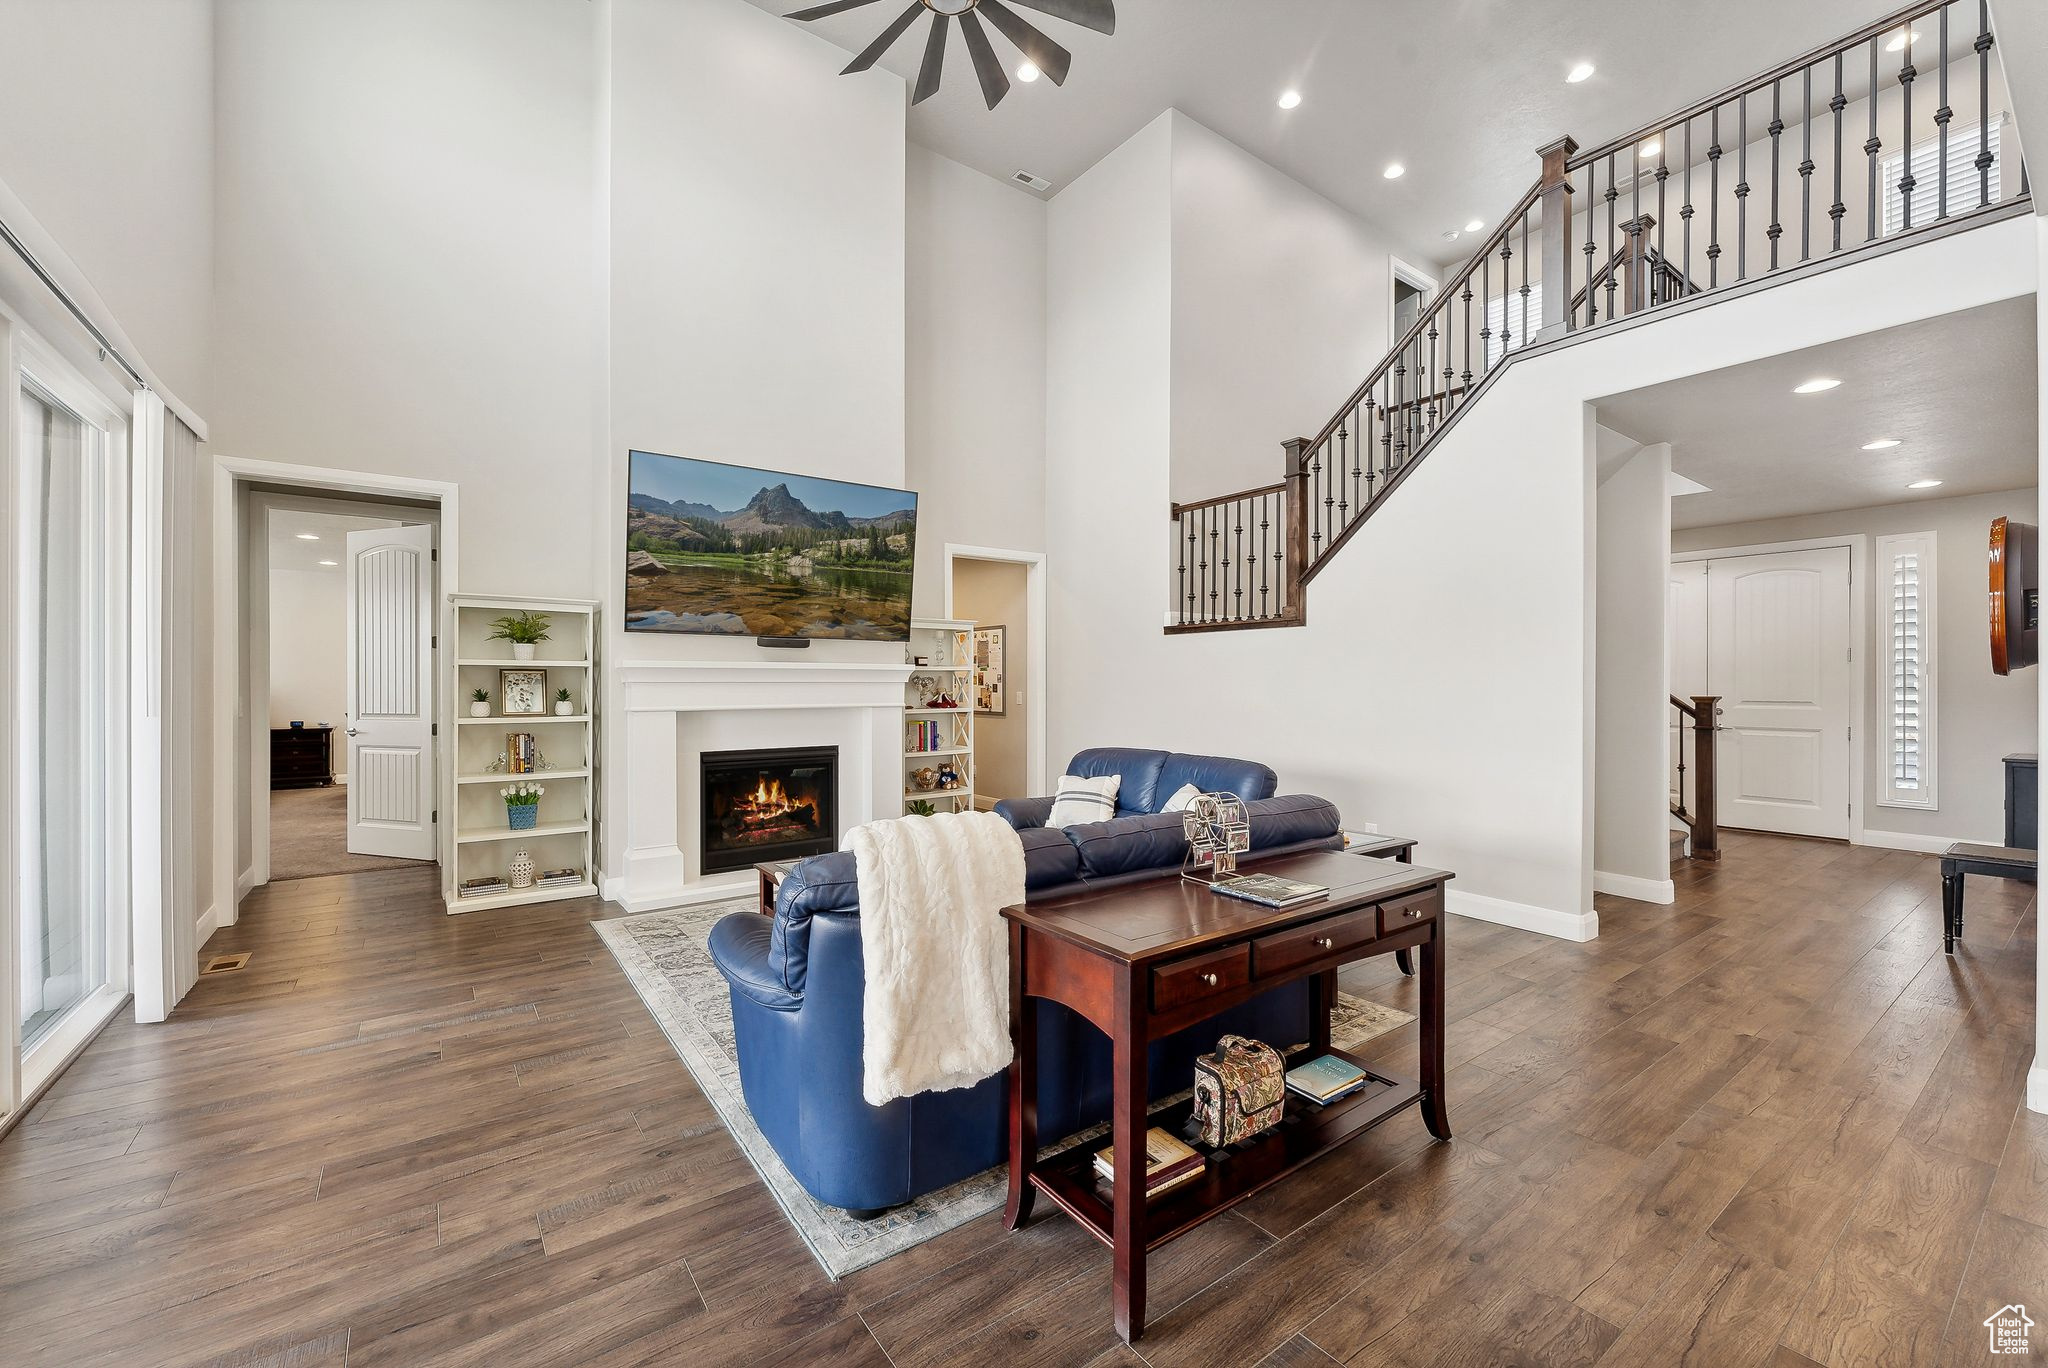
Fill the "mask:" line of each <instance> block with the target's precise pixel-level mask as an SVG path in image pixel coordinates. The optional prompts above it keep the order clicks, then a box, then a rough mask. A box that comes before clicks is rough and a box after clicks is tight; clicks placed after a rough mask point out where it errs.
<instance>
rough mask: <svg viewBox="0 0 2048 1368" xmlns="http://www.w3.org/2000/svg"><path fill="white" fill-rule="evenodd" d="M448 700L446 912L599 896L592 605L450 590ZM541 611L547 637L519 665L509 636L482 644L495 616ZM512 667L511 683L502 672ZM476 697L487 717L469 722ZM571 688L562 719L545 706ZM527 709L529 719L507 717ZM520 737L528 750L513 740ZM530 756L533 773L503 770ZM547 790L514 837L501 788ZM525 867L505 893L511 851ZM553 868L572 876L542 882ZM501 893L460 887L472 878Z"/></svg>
mask: <svg viewBox="0 0 2048 1368" xmlns="http://www.w3.org/2000/svg"><path fill="white" fill-rule="evenodd" d="M448 609H449V612H448V618H447V622H446V628H447V636H446V642H447V643H448V645H449V646H450V647H452V649H448V650H445V651H444V652H443V658H444V660H446V661H447V662H449V668H448V684H447V690H448V698H449V700H450V704H449V706H450V708H451V709H452V711H453V713H454V718H453V725H452V726H450V727H449V728H448V729H447V732H448V739H447V741H446V743H445V744H444V745H443V746H442V748H441V750H442V771H443V775H444V779H443V783H442V795H441V811H442V813H444V814H448V815H447V816H444V817H443V819H442V820H444V821H446V820H449V818H450V817H452V819H453V821H454V824H455V828H454V838H453V841H452V845H451V848H452V850H453V857H452V858H451V859H450V860H449V862H448V864H447V865H446V866H445V867H444V870H443V874H442V885H443V886H442V890H441V896H442V900H443V902H444V903H445V904H446V905H447V909H448V911H450V912H476V911H481V910H484V909H486V908H494V907H519V906H523V905H525V904H528V903H540V902H553V901H555V900H557V899H561V898H586V897H591V896H593V895H594V894H595V893H596V892H597V868H596V856H597V840H596V835H597V782H596V780H597V763H598V761H597V756H598V747H597V741H598V738H597V700H598V673H597V672H598V642H599V640H600V637H599V633H598V618H597V615H598V605H597V604H596V603H595V602H592V601H589V600H585V599H527V598H504V597H498V596H493V595H483V594H455V595H451V596H450V597H449V600H448ZM521 613H539V614H542V615H543V616H545V617H547V618H548V620H549V621H548V639H547V640H546V641H543V642H539V643H537V644H536V646H535V648H534V658H533V659H532V660H520V659H518V658H517V657H516V656H515V654H514V651H513V647H512V643H511V642H509V641H494V640H492V639H491V630H492V628H491V624H492V623H493V622H495V621H496V620H497V619H498V618H501V617H508V616H517V615H518V614H521ZM506 671H513V672H518V673H514V674H512V675H510V676H508V675H506V674H505V673H504V672H506ZM478 689H482V690H483V691H484V694H485V697H486V700H487V703H488V711H487V712H486V714H485V715H484V716H482V717H473V716H471V715H470V704H471V696H472V694H473V693H474V692H475V691H476V690H478ZM562 689H567V690H568V691H569V700H570V707H569V712H568V713H567V714H559V713H557V712H556V711H555V702H556V700H555V695H556V693H557V691H559V690H562ZM508 702H509V703H510V704H511V705H512V706H513V707H516V708H522V709H523V708H528V707H533V706H535V705H536V704H537V706H538V708H539V711H537V712H526V711H519V712H507V711H506V708H507V705H508ZM518 736H530V737H531V738H532V740H531V742H530V743H525V742H515V741H514V740H513V738H514V737H518ZM521 752H530V753H531V755H532V758H533V763H534V765H535V768H533V769H532V770H530V771H526V772H515V771H513V770H512V769H511V768H510V765H511V764H513V763H515V762H516V761H515V756H517V755H518V754H519V753H521ZM522 780H523V781H526V782H529V783H533V784H537V785H539V786H540V787H542V788H544V789H546V790H547V792H546V793H544V794H543V795H542V796H541V800H540V810H539V812H537V813H536V814H535V823H534V825H533V826H532V827H530V828H527V829H525V830H514V829H513V828H512V826H511V819H510V816H509V814H508V810H507V808H506V805H505V800H504V797H503V796H502V794H501V793H500V790H501V789H503V788H505V787H506V786H507V785H510V784H512V783H514V782H518V781H522ZM522 849H523V850H525V851H526V853H527V856H528V858H529V859H530V860H531V861H532V864H533V870H532V874H533V879H534V882H533V884H532V885H531V886H529V887H526V888H514V887H512V886H511V883H512V874H513V868H512V866H513V863H514V857H515V855H516V853H517V852H518V851H520V850H522ZM551 870H567V871H570V873H571V874H572V875H573V877H572V878H565V879H564V880H563V881H561V882H550V881H548V880H547V879H546V877H545V876H546V874H547V873H548V871H551ZM483 879H498V880H502V881H503V883H504V885H505V886H504V887H503V888H497V889H489V890H487V891H484V892H480V893H479V892H468V893H466V892H464V891H463V889H464V886H465V885H468V884H471V883H472V882H473V881H476V880H483Z"/></svg>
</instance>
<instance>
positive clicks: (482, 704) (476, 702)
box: [469, 689, 491, 717]
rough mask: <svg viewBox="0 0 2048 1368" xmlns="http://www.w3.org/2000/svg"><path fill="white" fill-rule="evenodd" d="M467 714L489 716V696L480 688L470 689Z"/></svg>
mask: <svg viewBox="0 0 2048 1368" xmlns="http://www.w3.org/2000/svg"><path fill="white" fill-rule="evenodd" d="M469 715H470V716H471V717H489V716H490V715H491V696H490V695H489V694H487V693H485V692H484V691H483V690H482V689H471V690H470V691H469Z"/></svg>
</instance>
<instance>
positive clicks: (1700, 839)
mask: <svg viewBox="0 0 2048 1368" xmlns="http://www.w3.org/2000/svg"><path fill="white" fill-rule="evenodd" d="M1692 706H1693V714H1692V732H1693V747H1692V752H1693V765H1694V769H1693V778H1692V795H1693V798H1692V807H1693V813H1692V816H1693V823H1692V857H1693V858H1694V859H1695V860H1718V859H1720V858H1721V828H1720V826H1719V820H1720V819H1719V818H1718V817H1717V816H1716V815H1715V813H1714V733H1715V732H1717V731H1719V730H1720V718H1721V696H1720V695H1719V694H1695V695H1694V696H1693V700H1692Z"/></svg>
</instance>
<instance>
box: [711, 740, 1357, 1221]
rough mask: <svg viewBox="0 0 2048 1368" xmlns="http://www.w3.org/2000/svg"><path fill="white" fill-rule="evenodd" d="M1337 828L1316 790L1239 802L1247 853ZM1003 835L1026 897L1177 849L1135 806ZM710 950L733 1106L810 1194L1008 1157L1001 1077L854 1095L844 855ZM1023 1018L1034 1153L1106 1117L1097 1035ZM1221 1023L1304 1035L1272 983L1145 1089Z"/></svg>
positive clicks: (1124, 872) (1075, 1024)
mask: <svg viewBox="0 0 2048 1368" xmlns="http://www.w3.org/2000/svg"><path fill="white" fill-rule="evenodd" d="M1147 754H1159V753H1158V752H1148V753H1147ZM1228 763H1234V764H1239V765H1242V764H1243V763H1244V762H1241V761H1240V762H1228ZM1251 768H1254V769H1257V770H1260V771H1263V772H1264V773H1265V774H1266V775H1267V776H1268V783H1269V786H1270V776H1271V773H1272V772H1271V771H1270V770H1265V769H1264V767H1263V766H1256V767H1251ZM1163 772H1164V769H1163V767H1161V768H1160V770H1158V771H1156V773H1163ZM1182 782H1185V781H1182ZM1177 786H1178V785H1176V787H1177ZM1171 791H1172V790H1170V789H1169V790H1167V792H1168V793H1170V792H1171ZM1233 791H1238V792H1242V790H1241V789H1239V790H1233ZM1162 801H1163V797H1162ZM1337 827H1338V817H1337V810H1336V809H1335V808H1334V807H1332V806H1331V805H1330V804H1329V803H1328V802H1325V801H1324V800H1323V799H1320V798H1310V797H1306V796H1301V797H1284V798H1270V797H1268V798H1265V799H1263V800H1262V801H1259V802H1255V803H1254V804H1253V805H1252V840H1253V847H1254V850H1255V851H1257V852H1259V853H1263V854H1278V853H1282V852H1284V851H1286V850H1293V849H1314V848H1323V847H1327V846H1332V845H1335V844H1336V843H1337ZM1018 834H1019V837H1020V839H1021V840H1022V841H1023V842H1024V869H1025V890H1026V892H1025V896H1026V898H1027V899H1029V900H1032V901H1036V900H1039V899H1041V898H1050V897H1058V896H1061V895H1063V894H1068V893H1072V892H1075V891H1077V890H1081V889H1092V888H1099V887H1103V886H1106V885H1113V884H1117V883H1123V882H1127V881H1130V880H1133V879H1142V878H1161V877H1171V876H1173V875H1174V873H1175V872H1176V871H1177V870H1178V869H1179V867H1180V863H1181V857H1182V854H1183V846H1182V842H1181V837H1180V817H1179V814H1177V813H1169V814H1164V815H1152V814H1135V815H1133V816H1130V817H1118V818H1114V819H1112V820H1110V821H1107V822H1095V823H1090V824H1088V825H1086V826H1076V827H1070V828H1066V829H1064V830H1061V829H1055V828H1047V827H1044V826H1043V825H1040V826H1035V827H1030V828H1026V829H1022V830H1020V831H1019V833H1018ZM710 950H711V956H712V959H713V960H714V961H715V962H716V963H717V965H718V968H719V971H720V972H721V973H722V974H724V976H725V978H726V982H727V983H728V985H730V989H731V993H732V1014H733V1034H734V1043H735V1046H736V1048H737V1050H738V1053H739V1063H740V1086H741V1090H742V1091H743V1092H744V1094H745V1096H746V1100H747V1106H748V1108H749V1110H751V1111H752V1112H753V1114H754V1119H755V1121H756V1123H757V1124H758V1125H759V1126H760V1127H761V1131H762V1134H764V1135H765V1136H767V1138H768V1141H769V1143H770V1144H772V1145H773V1146H774V1147H775V1151H776V1153H777V1154H778V1155H780V1156H781V1157H782V1160H783V1162H784V1163H785V1164H787V1165H788V1166H789V1170H790V1172H791V1173H793V1174H794V1175H795V1176H796V1179H797V1181H798V1182H799V1183H801V1184H803V1186H804V1189H805V1190H806V1191H807V1192H809V1193H810V1194H811V1195H812V1196H813V1197H815V1198H817V1199H818V1200H819V1201H821V1202H823V1203H825V1204H827V1205H829V1206H837V1207H844V1208H846V1209H848V1210H850V1211H852V1212H854V1213H856V1214H858V1215H870V1214H874V1213H877V1212H880V1211H882V1210H885V1209H887V1208H889V1207H893V1206H899V1205H901V1204H903V1203H905V1202H909V1201H912V1200H914V1199H916V1198H917V1197H920V1196H922V1195H923V1194H925V1193H927V1192H931V1191H934V1190H935V1189H938V1188H941V1187H945V1186H946V1185H948V1184H950V1183H955V1182H958V1181H959V1180H960V1179H962V1178H966V1177H968V1176H970V1175H972V1174H975V1173H979V1172H981V1171H982V1170H984V1169H987V1168H989V1167H991V1166H993V1165H995V1164H998V1163H1001V1162H1002V1161H1003V1159H1004V1158H1005V1157H1006V1155H1007V1145H1008V1126H1007V1113H1006V1095H1005V1091H1004V1090H1005V1087H1006V1083H1005V1081H1004V1078H1003V1076H1002V1075H1000V1074H998V1075H996V1076H995V1077H992V1078H988V1079H984V1080H983V1081H982V1082H980V1083H978V1084H976V1085H974V1086H973V1087H971V1088H962V1089H957V1090H954V1091H951V1092H935V1093H921V1094H918V1095H917V1096H914V1097H908V1098H903V1099H899V1100H898V1101H895V1102H891V1103H889V1104H888V1105H886V1106H882V1107H873V1106H869V1105H868V1103H867V1100H866V1099H865V1098H863V1097H862V1096H861V1045H862V1026H863V1020H862V993H863V987H864V983H865V976H866V969H865V963H864V961H863V959H862V950H861V937H860V898H859V889H858V887H857V885H856V881H855V877H854V859H853V856H852V855H851V854H850V853H847V852H844V851H840V852H835V853H833V854H830V855H818V856H813V857H812V858H810V859H808V860H805V861H803V862H802V863H801V864H799V865H798V866H797V867H796V869H795V870H793V871H791V873H790V874H789V876H788V877H787V878H785V879H784V880H783V882H782V887H781V891H780V892H779V893H778V895H777V897H776V907H775V915H774V917H773V918H768V917H763V916H760V915H759V914H758V913H752V912H744V913H734V914H733V915H731V916H728V917H726V918H724V919H723V920H721V921H720V922H719V923H718V924H717V925H716V926H714V927H713V928H712V931H711V940H710ZM1038 1021H1039V1042H1040V1044H1039V1134H1040V1135H1041V1136H1042V1137H1044V1138H1045V1140H1046V1141H1047V1142H1048V1143H1050V1142H1051V1141H1052V1140H1053V1139H1055V1138H1057V1137H1061V1136H1065V1135H1068V1134H1071V1133H1072V1132H1073V1131H1076V1130H1079V1129H1081V1128H1083V1127H1085V1126H1088V1125H1092V1124H1094V1123H1096V1122H1098V1121H1101V1120H1103V1119H1105V1118H1106V1117H1107V1116H1108V1114H1109V1102H1110V1096H1109V1081H1110V1080H1109V1065H1110V1054H1109V1042H1108V1039H1107V1038H1106V1037H1105V1036H1103V1035H1102V1033H1101V1032H1099V1031H1097V1030H1096V1029H1095V1028H1094V1027H1093V1026H1091V1025H1089V1024H1088V1023H1087V1022H1085V1021H1083V1020H1081V1019H1080V1018H1079V1017H1077V1016H1074V1015H1073V1014H1072V1013H1070V1012H1068V1011H1067V1010H1066V1009H1064V1008H1062V1007H1059V1006H1057V1005H1056V1004H1050V1003H1048V1004H1045V1005H1044V1006H1043V1007H1042V1008H1041V1010H1040V1011H1039V1014H1038ZM1227 1031H1236V1032H1239V1033H1241V1034H1245V1035H1251V1036H1254V1037H1257V1038H1260V1039H1265V1040H1273V1041H1278V1042H1282V1043H1290V1044H1291V1043H1294V1042H1298V1041H1302V1040H1306V1039H1307V1038H1308V990H1307V988H1306V986H1304V985H1299V984H1297V985H1292V986H1290V987H1285V988H1279V989H1276V990H1274V991H1273V992H1271V993H1267V994H1265V995H1264V996H1262V997H1260V998H1258V999H1256V1000H1255V1001H1253V1002H1250V1003H1247V1004H1245V1005H1244V1006H1242V1007H1240V1008H1238V1009H1236V1010H1234V1011H1232V1012H1229V1013H1226V1014H1223V1015H1221V1016H1219V1017H1217V1018H1215V1019H1213V1020H1211V1021H1208V1022H1204V1023H1202V1024H1201V1025H1199V1026H1195V1027H1191V1028H1189V1029H1188V1030H1185V1031H1182V1032H1180V1033H1179V1034H1177V1035H1175V1036H1172V1037H1170V1038H1168V1039H1166V1040H1162V1041H1158V1042H1155V1043H1154V1045H1153V1047H1152V1053H1151V1068H1152V1073H1151V1076H1152V1078H1153V1079H1154V1080H1155V1085H1156V1093H1157V1095H1161V1096H1163V1095H1165V1094H1168V1093H1172V1092H1175V1091H1178V1090H1179V1089H1181V1088H1183V1087H1185V1086H1187V1084H1188V1081H1189V1079H1190V1078H1191V1077H1192V1070H1193V1065H1194V1057H1195V1056H1196V1055H1197V1054H1199V1053H1201V1052H1203V1051H1205V1050H1209V1049H1212V1048H1214V1046H1215V1043H1216V1038H1217V1037H1218V1036H1219V1035H1221V1034H1223V1033H1225V1032H1227Z"/></svg>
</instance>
